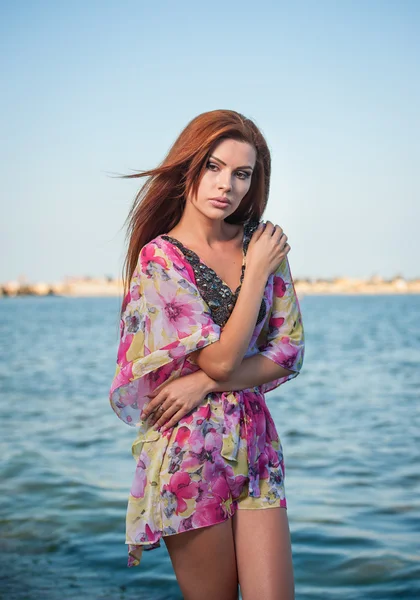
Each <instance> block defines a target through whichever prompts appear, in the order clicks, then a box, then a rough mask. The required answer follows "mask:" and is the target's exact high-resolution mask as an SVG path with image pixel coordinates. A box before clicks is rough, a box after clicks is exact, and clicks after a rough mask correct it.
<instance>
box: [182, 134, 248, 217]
mask: <svg viewBox="0 0 420 600" xmlns="http://www.w3.org/2000/svg"><path fill="white" fill-rule="evenodd" d="M256 157H257V153H256V150H255V148H254V147H253V146H251V145H250V144H248V143H247V142H239V141H237V140H232V139H226V140H222V141H221V142H220V143H219V144H218V145H217V146H216V147H215V148H214V150H213V151H212V153H211V155H210V157H209V159H208V161H207V165H206V170H205V172H204V175H203V177H202V179H201V181H200V185H199V188H198V193H197V197H196V198H195V199H193V200H192V203H193V205H194V206H195V207H196V208H197V209H198V210H199V211H200V212H202V213H203V214H205V215H206V216H208V217H209V218H211V219H219V220H223V219H226V217H228V216H229V215H230V214H232V213H234V212H235V210H236V209H237V208H238V206H239V204H240V203H241V200H242V198H243V197H244V196H245V195H246V193H247V192H248V190H249V188H250V185H251V177H252V173H253V170H254V167H255V161H256ZM214 198H221V199H223V198H224V199H225V200H227V203H224V204H221V205H217V204H215V203H213V202H212V199H214Z"/></svg>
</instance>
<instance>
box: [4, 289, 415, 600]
mask: <svg viewBox="0 0 420 600" xmlns="http://www.w3.org/2000/svg"><path fill="white" fill-rule="evenodd" d="M300 305H301V311H302V317H303V322H304V327H305V335H306V353H305V360H304V365H303V369H302V372H301V373H300V375H299V376H298V377H296V378H295V379H292V380H291V381H289V382H287V383H285V384H284V385H282V386H280V387H279V388H277V389H276V390H273V391H272V392H270V393H268V394H267V395H266V398H267V404H268V407H269V409H270V411H271V413H272V415H273V418H274V421H275V423H276V426H277V430H278V432H279V435H280V439H281V442H282V446H283V450H284V456H285V465H286V496H287V502H288V509H287V510H288V517H289V524H290V530H291V538H292V551H293V563H294V574H295V588H296V599H297V600H321V599H322V600H332V599H334V600H335V599H340V600H341V599H345V600H374V599H375V600H391V599H394V598H395V599H396V598H398V599H401V600H404V599H405V600H408V599H411V598H413V599H414V598H416V599H419V598H420V402H419V400H420V318H419V314H420V296H419V295H386V296H354V295H351V296H350V295H349V296H327V295H325V296H310V295H307V296H304V297H302V298H301V299H300ZM119 308H120V299H119V298H65V297H53V296H51V297H17V298H2V299H1V300H0V356H1V359H0V395H1V398H0V451H1V452H0V461H1V462H0V486H1V488H0V522H1V525H0V527H1V530H0V545H1V547H0V598H1V599H5V600H33V599H40V600H59V599H60V600H67V599H68V600H72V599H77V600H85V599H86V600H87V599H94V600H96V599H97V600H111V599H112V600H182V594H181V592H180V589H179V586H178V584H177V581H176V578H175V575H174V572H173V568H172V565H171V562H170V559H169V555H168V553H167V550H166V546H165V544H164V543H163V542H162V547H161V548H159V549H157V550H153V551H150V552H145V553H143V556H142V562H141V565H140V566H139V567H134V568H128V567H127V566H126V565H127V546H126V545H125V511H126V506H127V499H128V493H129V489H130V486H131V480H132V477H133V474H134V469H135V461H134V459H133V457H132V455H131V444H132V441H133V440H134V437H135V433H136V430H135V429H134V428H131V427H129V426H127V425H125V424H124V423H123V422H122V421H120V420H119V419H118V418H117V416H116V415H115V414H114V412H113V411H112V409H111V407H110V405H109V400H108V391H109V387H110V384H111V380H112V378H113V375H114V370H115V361H116V352H117V345H118V332H119ZM215 600H217V599H215ZM261 600H263V599H261Z"/></svg>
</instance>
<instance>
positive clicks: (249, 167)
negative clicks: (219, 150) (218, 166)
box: [210, 154, 253, 171]
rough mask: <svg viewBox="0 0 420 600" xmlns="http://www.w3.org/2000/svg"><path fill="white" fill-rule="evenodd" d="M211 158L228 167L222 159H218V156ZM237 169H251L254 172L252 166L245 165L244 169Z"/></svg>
mask: <svg viewBox="0 0 420 600" xmlns="http://www.w3.org/2000/svg"><path fill="white" fill-rule="evenodd" d="M210 158H214V160H217V162H219V163H222V165H225V167H226V163H225V162H223V160H220V158H217V156H214V154H212V155H211V156H210ZM236 169H251V171H253V168H252V167H251V166H250V165H243V167H236ZM236 169H235V170H236Z"/></svg>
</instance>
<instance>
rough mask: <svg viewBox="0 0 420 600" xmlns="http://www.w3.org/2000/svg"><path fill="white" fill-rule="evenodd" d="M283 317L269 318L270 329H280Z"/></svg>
mask: <svg viewBox="0 0 420 600" xmlns="http://www.w3.org/2000/svg"><path fill="white" fill-rule="evenodd" d="M284 320H285V319H284V317H277V318H276V317H271V318H270V327H272V328H273V329H280V327H281V326H282V325H283V323H284Z"/></svg>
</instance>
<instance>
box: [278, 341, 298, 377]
mask: <svg viewBox="0 0 420 600" xmlns="http://www.w3.org/2000/svg"><path fill="white" fill-rule="evenodd" d="M289 341H290V340H289V338H288V337H287V336H284V337H282V338H281V340H280V342H281V343H280V344H279V345H278V346H276V351H275V356H276V362H278V363H279V364H280V365H281V366H282V367H284V368H285V369H290V370H293V367H294V366H295V363H296V357H297V354H298V350H297V348H295V347H294V346H292V345H291V344H290V343H289Z"/></svg>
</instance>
